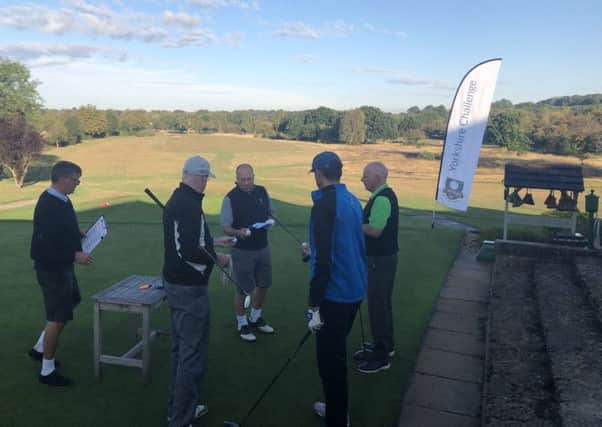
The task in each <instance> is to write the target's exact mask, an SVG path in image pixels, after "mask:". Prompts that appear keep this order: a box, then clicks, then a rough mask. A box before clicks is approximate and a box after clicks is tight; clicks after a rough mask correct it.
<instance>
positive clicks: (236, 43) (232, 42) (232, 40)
mask: <svg viewBox="0 0 602 427" xmlns="http://www.w3.org/2000/svg"><path fill="white" fill-rule="evenodd" d="M243 38H244V34H243V33H241V32H240V31H234V32H232V33H228V34H226V35H225V36H224V37H223V42H224V43H225V44H227V45H228V46H230V47H240V46H241V45H242V39H243Z"/></svg>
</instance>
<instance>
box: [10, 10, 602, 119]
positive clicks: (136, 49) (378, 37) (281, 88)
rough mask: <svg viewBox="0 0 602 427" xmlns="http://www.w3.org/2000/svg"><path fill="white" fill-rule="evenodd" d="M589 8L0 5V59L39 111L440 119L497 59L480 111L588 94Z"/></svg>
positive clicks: (596, 89)
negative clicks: (23, 75) (30, 88)
mask: <svg viewBox="0 0 602 427" xmlns="http://www.w3.org/2000/svg"><path fill="white" fill-rule="evenodd" d="M601 18H602V1H600V0H590V1H586V0H574V1H568V0H566V1H565V0H562V1H560V0H547V1H540V0H531V1H525V0H521V1H515V0H507V1H499V0H496V1H490V0H479V1H475V2H472V3H471V2H456V1H448V0H445V1H443V0H441V1H429V0H422V1H419V0H416V1H414V0H412V1H409V0H397V1H379V0H371V1H359V0H357V1H356V0H345V1H343V0H339V1H332V0H322V1H312V0H296V1H284V0H282V1H267V0H177V1H176V0H147V1H136V0H133V1H130V0H128V1H126V0H107V1H99V2H96V1H91V0H87V1H86V0H59V1H39V2H27V1H22V0H21V1H12V0H0V56H2V57H6V58H9V59H11V60H18V61H20V62H22V63H23V64H25V65H26V66H27V67H28V68H29V69H30V71H31V75H32V77H33V78H34V79H36V80H37V81H39V83H40V84H39V86H38V91H39V93H40V95H41V96H42V98H43V99H44V102H45V105H46V106H47V107H48V108H72V107H78V106H80V105H86V104H92V105H96V106H97V107H98V108H101V109H108V108H113V109H134V108H143V109H146V110H151V109H163V110H174V109H181V110H186V111H196V110H199V109H208V110H237V109H261V110H271V109H285V110H302V109H310V108H316V107H318V106H326V107H330V108H335V109H338V110H347V109H352V108H357V107H360V106H362V105H372V106H375V107H379V108H381V109H382V110H384V111H389V112H403V111H406V110H407V109H408V108H409V107H412V106H419V107H420V108H423V107H425V106H426V105H444V106H446V107H447V108H449V107H450V105H451V102H452V100H453V95H454V92H455V89H456V87H457V85H458V84H459V82H460V80H461V79H462V77H463V76H464V74H465V73H466V72H467V71H468V70H469V69H470V68H471V67H473V66H474V65H476V64H478V63H479V62H482V61H484V60H487V59H491V58H497V57H501V58H502V59H503V62H502V66H501V69H500V74H499V80H498V85H497V88H496V92H495V96H494V100H497V99H502V98H506V99H509V100H511V101H512V102H513V103H518V102H526V101H534V102H535V101H539V100H542V99H545V98H549V97H553V96H563V95H575V94H580V95H584V94H588V93H601V92H602V78H601V77H602V25H600V19H601Z"/></svg>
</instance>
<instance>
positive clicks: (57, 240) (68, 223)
mask: <svg viewBox="0 0 602 427" xmlns="http://www.w3.org/2000/svg"><path fill="white" fill-rule="evenodd" d="M81 175H82V170H81V168H80V167H79V166H78V165H76V164H75V163H72V162H67V161H60V162H58V163H56V164H55V165H54V166H53V167H52V171H51V172H50V178H51V181H52V185H51V186H50V187H49V188H48V189H47V190H46V191H44V192H43V193H42V194H41V195H40V198H39V199H38V203H37V204H36V208H35V211H34V214H33V235H32V238H31V258H32V259H33V261H34V268H35V270H36V276H37V278H38V283H39V285H40V288H41V289H42V295H43V297H44V308H45V309H46V327H45V328H44V330H43V331H42V334H41V335H40V338H39V339H38V342H37V343H36V344H35V345H34V347H33V348H32V349H31V350H29V353H28V354H29V357H31V358H32V359H33V360H35V361H38V362H40V363H41V370H40V375H39V377H38V379H39V381H40V382H41V383H43V384H48V385H50V386H58V387H63V386H69V385H72V384H73V382H72V381H71V380H70V379H69V378H67V377H65V376H63V375H62V374H61V373H60V372H59V371H58V368H59V363H58V362H55V360H54V355H55V353H56V349H57V346H58V341H59V337H60V335H61V332H62V331H63V328H64V327H65V324H66V323H67V322H69V321H70V320H73V310H74V308H75V307H76V306H77V305H78V304H79V303H80V301H81V296H80V292H79V287H78V285H77V279H76V278H75V271H74V269H73V264H74V263H78V264H81V265H85V266H87V265H90V264H92V262H93V261H94V259H93V258H92V255H90V254H89V253H86V252H83V251H82V243H81V240H82V237H83V236H84V233H83V232H82V231H81V230H80V228H79V224H78V222H77V217H76V215H75V210H74V209H73V205H72V204H71V200H70V199H69V197H67V196H68V195H69V194H72V193H73V192H74V191H75V189H76V188H77V186H78V185H79V179H80V178H81Z"/></svg>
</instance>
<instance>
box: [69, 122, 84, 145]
mask: <svg viewBox="0 0 602 427" xmlns="http://www.w3.org/2000/svg"><path fill="white" fill-rule="evenodd" d="M65 129H66V130H67V141H68V142H69V144H79V143H80V142H81V140H82V135H83V134H82V127H81V123H80V121H79V117H77V116H69V117H67V118H66V119H65Z"/></svg>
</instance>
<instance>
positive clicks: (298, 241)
mask: <svg viewBox="0 0 602 427" xmlns="http://www.w3.org/2000/svg"><path fill="white" fill-rule="evenodd" d="M270 217H271V218H272V219H273V220H274V221H276V224H278V225H279V226H280V227H282V229H283V230H284V231H286V233H288V235H289V236H291V237H292V238H293V240H294V241H295V242H297V243H299V245H301V246H302V247H303V248H305V247H306V245H307V243H305V242H301V240H299V238H298V237H297V236H295V235H294V234H293V232H292V231H290V230H289V229H288V228H287V227H286V226H285V225H284V224H283V223H282V222H280V221H279V220H278V218H276V217H275V216H274V215H273V214H270ZM308 260H309V255H307V254H305V253H303V254H302V255H301V261H303V262H307V261H308Z"/></svg>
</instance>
